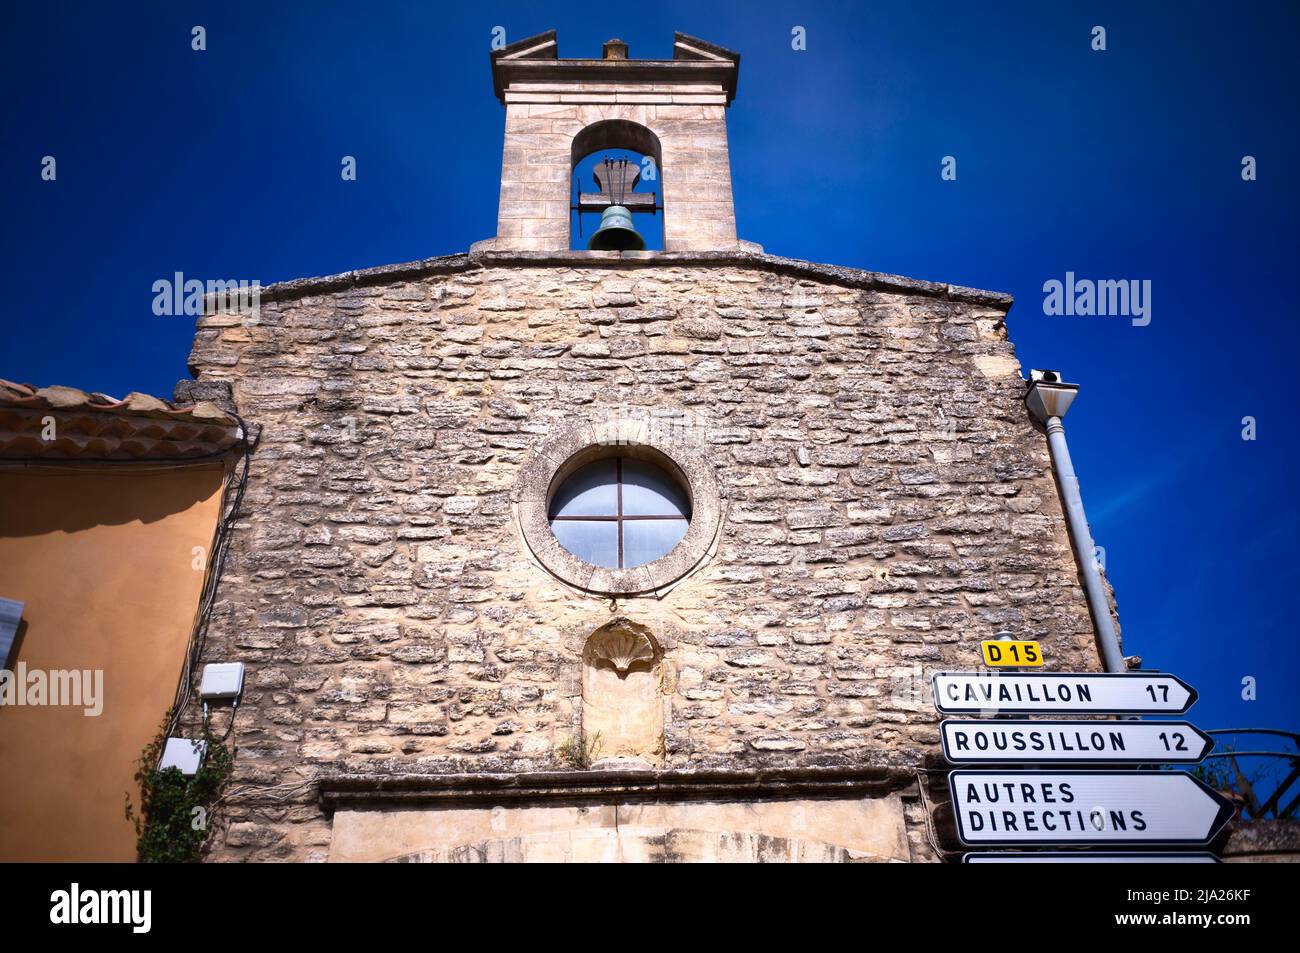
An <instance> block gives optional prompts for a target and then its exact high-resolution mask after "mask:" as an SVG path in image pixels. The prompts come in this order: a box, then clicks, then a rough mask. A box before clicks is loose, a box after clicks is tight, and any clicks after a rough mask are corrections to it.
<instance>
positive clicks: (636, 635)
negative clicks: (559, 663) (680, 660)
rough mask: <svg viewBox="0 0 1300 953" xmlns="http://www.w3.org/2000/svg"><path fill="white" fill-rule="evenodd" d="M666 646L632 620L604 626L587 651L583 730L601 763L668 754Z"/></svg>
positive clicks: (653, 759) (656, 758)
mask: <svg viewBox="0 0 1300 953" xmlns="http://www.w3.org/2000/svg"><path fill="white" fill-rule="evenodd" d="M662 660H663V649H661V648H660V646H659V643H658V642H657V641H656V640H655V637H654V636H653V635H651V634H650V630H649V629H647V628H646V627H645V626H643V625H640V624H638V623H636V622H632V621H630V620H628V619H615V620H614V621H613V622H609V623H607V624H605V625H602V626H601V627H600V628H599V629H597V630H596V631H595V632H593V633H592V634H591V636H590V638H588V639H587V644H586V645H585V646H584V647H583V650H582V733H583V736H584V737H585V739H586V743H587V744H588V745H591V746H592V748H593V749H594V750H593V751H592V755H593V757H594V758H595V759H597V760H600V761H607V760H609V759H617V760H619V761H629V762H636V761H643V762H646V763H647V764H652V765H653V764H658V763H659V762H660V761H661V760H662V759H663V752H664V712H663V689H662V681H663V666H662V664H661V662H662Z"/></svg>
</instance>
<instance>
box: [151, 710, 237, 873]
mask: <svg viewBox="0 0 1300 953" xmlns="http://www.w3.org/2000/svg"><path fill="white" fill-rule="evenodd" d="M170 723H171V713H170V712H168V715H167V717H166V718H164V719H163V726H162V729H161V730H160V731H159V733H158V735H157V737H155V738H154V739H153V741H151V742H149V744H148V745H146V746H145V749H144V751H143V752H142V753H141V755H140V761H139V766H138V769H137V771H136V773H135V780H136V782H137V783H138V784H139V785H140V809H139V811H138V812H137V811H136V810H135V807H134V806H133V805H132V804H131V795H130V794H128V795H126V818H127V820H129V821H131V822H132V823H133V824H134V825H135V833H136V838H137V840H136V850H137V853H138V854H139V859H140V862H141V863H145V864H149V863H170V864H186V863H196V862H197V861H198V860H199V859H200V858H201V857H202V855H203V847H204V845H205V844H207V841H208V836H209V834H210V833H211V831H212V829H213V826H214V824H213V822H214V820H215V809H216V805H217V803H218V801H219V799H220V797H221V789H222V788H223V787H224V786H225V783H226V781H227V779H229V777H230V773H231V770H232V769H233V767H234V763H235V752H234V751H233V750H232V749H230V748H227V747H226V746H225V745H224V744H222V742H221V739H219V738H217V737H216V736H215V735H213V734H212V732H211V731H209V730H208V729H207V727H206V726H204V731H203V740H204V741H206V742H207V752H206V754H205V755H204V757H203V761H202V763H201V764H200V765H199V770H198V771H197V773H195V775H194V777H192V778H187V777H186V776H185V775H183V774H181V772H180V769H178V768H165V769H163V770H161V771H160V770H158V760H159V758H161V757H162V751H163V746H164V745H165V744H166V742H167V726H168V725H169V724H170Z"/></svg>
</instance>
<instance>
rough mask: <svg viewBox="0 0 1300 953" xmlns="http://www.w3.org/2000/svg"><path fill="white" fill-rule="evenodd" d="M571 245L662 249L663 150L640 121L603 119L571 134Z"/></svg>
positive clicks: (598, 247) (593, 247) (609, 248)
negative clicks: (573, 134) (574, 134)
mask: <svg viewBox="0 0 1300 953" xmlns="http://www.w3.org/2000/svg"><path fill="white" fill-rule="evenodd" d="M569 155H570V162H569V168H570V173H571V178H572V180H573V184H572V202H571V204H570V208H569V220H570V228H569V232H570V241H569V247H570V248H572V249H575V250H579V251H585V250H588V249H591V250H596V251H642V250H644V251H662V250H663V247H664V241H663V235H664V219H663V184H662V179H663V173H662V170H663V150H662V148H661V147H660V144H659V137H658V136H656V135H655V134H654V133H653V132H651V131H650V130H649V129H647V128H646V127H645V126H642V125H641V124H639V123H635V122H632V121H630V120H627V119H607V120H602V121H601V122H596V123H592V124H591V125H590V126H587V127H586V128H584V129H583V130H582V131H581V132H579V133H578V134H577V135H576V136H574V137H573V143H572V146H571V148H570V154H569Z"/></svg>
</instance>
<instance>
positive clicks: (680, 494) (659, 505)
mask: <svg viewBox="0 0 1300 953" xmlns="http://www.w3.org/2000/svg"><path fill="white" fill-rule="evenodd" d="M547 518H548V519H549V521H550V524H551V532H553V533H554V534H555V538H556V539H557V540H559V542H560V545H561V546H563V547H564V548H565V549H567V550H568V551H569V552H571V553H572V554H573V555H575V556H577V557H578V558H579V559H581V560H582V561H583V562H586V563H590V564H592V565H594V566H603V567H605V568H606V569H631V568H632V567H634V566H643V565H645V564H646V563H652V562H654V561H655V560H656V559H660V558H662V557H663V556H666V555H668V553H669V552H671V551H672V549H673V547H674V546H676V545H677V544H678V543H680V542H681V541H682V538H683V537H685V536H686V531H687V529H688V528H689V527H690V521H691V501H690V497H689V494H688V493H687V492H686V490H685V489H684V488H683V487H682V485H681V484H680V483H679V482H678V481H677V480H675V479H674V478H673V477H672V476H670V475H669V474H668V473H667V471H665V470H663V469H662V468H661V467H658V466H655V465H654V464H653V463H649V462H647V461H645V460H640V459H635V458H633V457H605V458H603V459H600V460H596V461H594V462H592V463H588V464H586V465H585V466H582V467H579V468H578V469H577V470H575V471H574V472H573V473H571V474H570V475H569V476H568V477H566V478H565V479H564V480H563V481H562V482H561V483H560V485H559V486H558V487H557V488H556V491H555V494H554V496H552V498H551V503H550V506H549V507H548V509H547Z"/></svg>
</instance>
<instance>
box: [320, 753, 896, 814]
mask: <svg viewBox="0 0 1300 953" xmlns="http://www.w3.org/2000/svg"><path fill="white" fill-rule="evenodd" d="M915 783H916V768H915V767H911V766H907V765H905V764H901V763H899V764H895V763H881V764H876V765H856V766H852V767H786V768H750V769H743V768H735V769H717V770H699V771H679V770H641V771H636V770H589V771H537V772H525V773H508V774H507V773H502V774H396V775H394V774H346V775H334V776H332V777H325V778H322V779H321V780H320V781H319V788H318V790H319V796H320V803H321V805H322V806H323V807H324V808H325V810H327V811H331V812H332V811H336V810H338V809H340V808H343V809H348V808H365V807H396V806H413V805H426V806H428V805H442V806H446V807H466V806H470V805H482V804H503V803H508V802H512V801H527V802H530V803H535V802H537V801H546V800H551V801H557V800H558V801H565V802H570V803H572V802H581V801H600V802H608V801H609V800H610V799H618V800H619V801H620V802H627V801H635V800H640V801H646V800H695V799H706V800H740V799H746V800H754V799H774V798H785V797H796V796H798V797H828V796H829V797H864V796H868V795H870V796H878V795H881V794H887V793H890V792H893V791H900V790H903V789H906V788H908V787H910V786H911V785H913V784H915Z"/></svg>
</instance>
